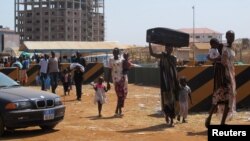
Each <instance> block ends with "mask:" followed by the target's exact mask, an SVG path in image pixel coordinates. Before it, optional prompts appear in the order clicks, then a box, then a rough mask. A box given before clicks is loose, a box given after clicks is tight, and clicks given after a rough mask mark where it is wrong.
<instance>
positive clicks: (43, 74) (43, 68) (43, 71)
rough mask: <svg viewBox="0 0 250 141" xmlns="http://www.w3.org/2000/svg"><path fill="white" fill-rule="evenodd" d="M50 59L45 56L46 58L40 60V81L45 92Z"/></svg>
mask: <svg viewBox="0 0 250 141" xmlns="http://www.w3.org/2000/svg"><path fill="white" fill-rule="evenodd" d="M48 58H49V56H48V55H47V54H44V57H43V58H42V59H41V60H40V62H39V66H40V81H41V90H43V91H45V90H46V88H45V81H46V79H47V77H48V74H47V73H48Z"/></svg>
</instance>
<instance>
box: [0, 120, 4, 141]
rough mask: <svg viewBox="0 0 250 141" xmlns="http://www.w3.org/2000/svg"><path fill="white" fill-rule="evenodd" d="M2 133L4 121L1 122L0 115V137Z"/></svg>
mask: <svg viewBox="0 0 250 141" xmlns="http://www.w3.org/2000/svg"><path fill="white" fill-rule="evenodd" d="M3 133H4V123H3V119H2V117H1V116H0V137H1V136H2V135H3Z"/></svg>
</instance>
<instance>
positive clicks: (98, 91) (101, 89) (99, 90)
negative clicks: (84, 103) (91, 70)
mask: <svg viewBox="0 0 250 141" xmlns="http://www.w3.org/2000/svg"><path fill="white" fill-rule="evenodd" d="M103 81H104V79H103V77H100V78H99V79H98V83H97V84H93V87H94V89H95V99H94V102H95V104H96V103H97V104H98V116H99V117H102V114H101V113H102V105H103V104H104V103H105V102H106V94H105V92H107V91H108V89H107V87H105V86H104V84H103Z"/></svg>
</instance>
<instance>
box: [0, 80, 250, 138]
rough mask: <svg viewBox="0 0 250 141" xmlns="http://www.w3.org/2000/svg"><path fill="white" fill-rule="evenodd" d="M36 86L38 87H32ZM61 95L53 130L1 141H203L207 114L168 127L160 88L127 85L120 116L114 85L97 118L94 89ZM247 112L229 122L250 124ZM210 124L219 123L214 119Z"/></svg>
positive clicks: (11, 134)
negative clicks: (63, 108)
mask: <svg viewBox="0 0 250 141" xmlns="http://www.w3.org/2000/svg"><path fill="white" fill-rule="evenodd" d="M34 88H35V89H39V88H38V87H34ZM74 89H75V88H74V87H73V91H72V92H71V95H70V96H63V92H62V91H63V89H62V87H61V86H60V87H59V88H58V89H57V93H58V95H60V96H61V98H62V101H63V102H64V104H65V105H66V114H65V118H64V120H63V121H62V122H61V123H60V124H58V125H57V126H56V128H55V130H53V131H48V132H44V131H42V130H41V129H40V128H39V127H31V128H25V129H19V130H15V131H14V132H7V133H6V134H5V136H4V137H2V138H0V140H14V141H64V140H65V141H66V140H70V141H130V140H131V141H132V140H134V141H152V140H157V141H166V140H168V141H176V140H178V141H187V140H192V141H206V140H207V129H206V128H205V127H204V119H205V117H206V116H207V114H204V113H191V114H190V115H189V117H188V123H178V122H175V127H168V126H166V124H165V121H164V118H163V116H161V115H160V114H159V113H158V112H157V111H158V110H159V106H160V101H159V96H160V95H159V93H160V91H159V88H154V87H144V86H137V85H132V84H131V85H129V94H128V98H127V100H126V104H125V108H124V116H123V117H122V118H116V117H114V116H113V115H114V110H115V105H116V96H115V93H114V90H113V88H112V89H111V91H109V92H108V93H107V96H108V103H106V104H104V106H103V113H102V115H103V117H102V118H98V117H97V105H94V102H93V98H94V90H93V89H92V87H91V86H90V85H86V86H84V96H83V98H82V101H76V97H75V92H74ZM249 117H250V113H249V111H242V112H238V115H237V117H236V118H234V119H233V120H232V121H229V122H228V124H250V121H247V118H249ZM212 123H213V124H218V123H219V122H218V118H216V117H215V118H214V120H213V121H212Z"/></svg>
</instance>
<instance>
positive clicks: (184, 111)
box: [177, 77, 192, 123]
mask: <svg viewBox="0 0 250 141" xmlns="http://www.w3.org/2000/svg"><path fill="white" fill-rule="evenodd" d="M180 85H181V86H180V90H179V104H180V112H179V115H178V117H177V120H178V121H180V118H181V117H182V118H183V119H182V123H185V122H187V121H186V118H187V115H188V97H189V99H190V102H191V104H192V97H191V89H190V87H189V86H188V85H187V79H186V78H185V77H182V78H180Z"/></svg>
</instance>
